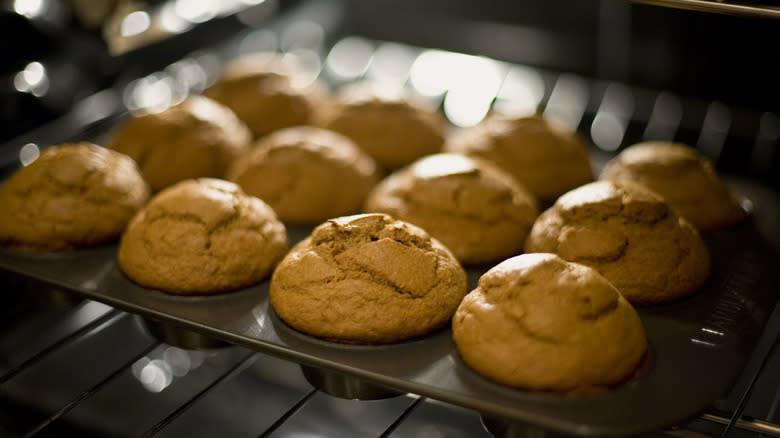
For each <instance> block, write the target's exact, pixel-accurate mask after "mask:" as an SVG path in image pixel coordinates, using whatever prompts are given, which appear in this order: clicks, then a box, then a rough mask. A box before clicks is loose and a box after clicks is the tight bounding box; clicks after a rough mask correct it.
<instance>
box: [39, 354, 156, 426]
mask: <svg viewBox="0 0 780 438" xmlns="http://www.w3.org/2000/svg"><path fill="white" fill-rule="evenodd" d="M160 344H161V342H159V341H158V342H154V343H152V344H151V345H150V346H148V347H147V348H145V349H144V350H143V351H141V352H140V353H139V354H137V355H136V356H135V357H133V358H132V359H130V360H129V361H127V362H126V363H125V364H123V365H122V366H121V367H119V368H118V369H117V370H116V371H114V372H113V373H111V374H109V375H108V376H106V377H105V378H104V379H103V380H101V381H100V382H98V383H96V384H95V385H94V386H92V387H91V388H89V389H87V390H86V391H84V392H83V393H81V395H79V396H78V397H77V398H75V399H73V400H72V401H71V402H69V403H68V404H66V405H65V406H63V407H62V408H60V409H59V410H58V411H57V412H55V413H53V414H52V415H51V416H49V418H47V419H46V420H44V421H42V422H41V423H40V424H38V425H37V426H35V427H34V428H33V429H32V430H30V431H29V432H27V433H26V434H24V435H23V436H24V438H30V437H32V436H35V435H37V434H38V433H39V432H41V431H42V430H43V429H45V428H46V427H48V426H49V425H50V424H52V423H53V422H55V421H57V420H58V419H59V418H61V417H62V416H64V415H65V414H67V413H68V412H70V411H71V410H73V408H75V407H76V406H78V405H79V404H80V403H81V402H83V401H84V400H86V399H88V398H90V397H92V396H93V395H94V394H96V393H97V392H98V391H100V389H101V388H102V387H103V386H105V385H106V384H107V383H109V382H111V381H112V380H114V379H115V378H116V377H118V376H119V375H120V374H122V372H124V371H125V370H126V369H127V368H129V367H130V366H132V365H133V363H135V362H136V361H138V360H140V359H141V358H142V357H144V356H146V355H147V354H149V353H151V352H152V351H153V350H154V349H155V348H157V347H159V346H160Z"/></svg>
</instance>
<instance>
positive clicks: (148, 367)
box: [130, 346, 206, 393]
mask: <svg viewBox="0 0 780 438" xmlns="http://www.w3.org/2000/svg"><path fill="white" fill-rule="evenodd" d="M205 357H206V353H204V352H201V351H195V350H182V349H180V348H176V347H171V346H161V347H159V348H157V349H155V351H153V352H152V353H150V354H149V355H148V356H145V357H142V358H141V359H139V360H137V361H136V362H135V363H133V365H131V367H130V370H131V372H132V374H133V376H134V377H135V378H136V379H137V380H138V381H139V382H140V383H141V385H142V386H143V387H144V389H146V390H147V391H149V392H154V393H158V392H162V391H163V390H165V388H167V387H169V386H170V385H171V384H172V383H173V382H174V381H175V380H176V379H177V378H182V377H184V376H186V375H187V374H188V373H189V372H190V371H192V370H195V369H197V368H199V367H200V366H201V365H202V364H203V361H204V360H205Z"/></svg>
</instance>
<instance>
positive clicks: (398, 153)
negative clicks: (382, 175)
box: [319, 83, 444, 169]
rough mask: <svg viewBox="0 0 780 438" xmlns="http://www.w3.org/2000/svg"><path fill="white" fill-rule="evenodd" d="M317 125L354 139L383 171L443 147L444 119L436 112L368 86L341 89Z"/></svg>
mask: <svg viewBox="0 0 780 438" xmlns="http://www.w3.org/2000/svg"><path fill="white" fill-rule="evenodd" d="M319 123H320V124H321V125H322V126H323V127H324V128H327V129H330V130H333V131H336V132H340V133H342V134H344V135H346V136H347V137H349V138H351V139H352V140H354V141H355V143H357V145H358V146H359V147H360V148H361V149H363V150H364V151H366V152H367V153H368V154H369V155H371V157H373V158H374V160H376V162H377V163H378V164H379V165H380V166H382V167H384V168H387V169H397V168H399V167H402V166H405V165H407V164H409V163H411V162H412V161H414V160H416V159H418V158H421V157H423V156H425V155H429V154H434V153H437V152H441V149H442V147H443V145H444V120H443V119H442V118H441V116H440V115H439V114H438V113H436V112H434V111H432V110H429V109H427V108H426V107H425V106H424V105H423V104H422V103H421V102H418V101H416V100H414V99H413V98H411V96H409V95H407V94H404V93H403V92H400V91H399V92H386V90H382V89H378V88H376V87H374V86H371V85H368V84H361V83H359V84H355V85H353V86H350V87H347V88H345V89H343V90H342V92H341V93H339V95H338V96H337V97H336V99H335V102H334V104H333V105H332V107H331V108H329V110H328V111H327V112H326V113H324V114H323V115H322V116H321V120H320V122H319Z"/></svg>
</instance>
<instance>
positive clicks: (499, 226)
mask: <svg viewBox="0 0 780 438" xmlns="http://www.w3.org/2000/svg"><path fill="white" fill-rule="evenodd" d="M364 210H365V211H370V212H383V213H387V214H389V215H391V216H393V217H396V218H398V219H401V220H405V221H407V222H411V223H413V224H415V225H417V226H419V227H422V228H423V229H425V230H426V231H427V232H429V233H430V234H431V235H432V236H433V237H435V238H436V239H438V240H439V241H440V242H442V243H443V244H444V245H445V246H446V247H447V248H449V249H450V250H451V251H452V253H453V254H454V255H455V257H457V258H458V260H459V261H460V262H461V263H462V264H464V265H475V264H481V263H488V262H495V261H498V260H501V259H503V258H506V257H510V256H513V255H516V254H519V253H520V252H522V250H523V243H524V242H525V239H526V237H527V236H528V233H529V232H530V231H531V226H532V225H533V223H534V220H535V219H536V216H537V215H538V209H537V205H536V199H535V197H534V196H533V195H532V194H531V193H530V192H529V191H528V190H526V189H525V188H524V187H522V186H521V185H520V184H519V183H517V182H516V181H515V180H514V178H512V176H511V175H509V174H507V173H506V172H504V171H503V170H501V169H500V168H498V167H497V166H495V165H493V164H492V163H490V162H487V161H484V160H480V159H478V158H470V157H467V156H465V155H459V154H435V155H430V156H427V157H425V158H422V159H420V160H417V161H415V162H414V163H413V164H411V165H409V166H408V167H406V168H403V169H401V170H399V171H396V172H395V173H393V174H392V175H390V176H388V177H387V178H385V179H384V180H383V181H382V182H381V183H380V184H379V185H378V186H377V187H375V188H374V190H373V191H372V192H371V194H370V195H369V197H368V199H367V201H366V205H365V208H364Z"/></svg>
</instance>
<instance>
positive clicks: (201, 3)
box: [175, 0, 229, 23]
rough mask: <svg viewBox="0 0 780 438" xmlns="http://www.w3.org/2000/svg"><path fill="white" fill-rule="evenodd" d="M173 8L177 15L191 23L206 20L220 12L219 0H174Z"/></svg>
mask: <svg viewBox="0 0 780 438" xmlns="http://www.w3.org/2000/svg"><path fill="white" fill-rule="evenodd" d="M226 3H229V2H226ZM175 10H176V14H177V15H178V16H179V17H181V18H183V19H185V20H187V21H189V22H191V23H203V22H206V21H208V20H211V19H212V18H214V17H216V16H217V14H219V13H220V12H222V11H221V5H220V1H219V0H176V6H175Z"/></svg>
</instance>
